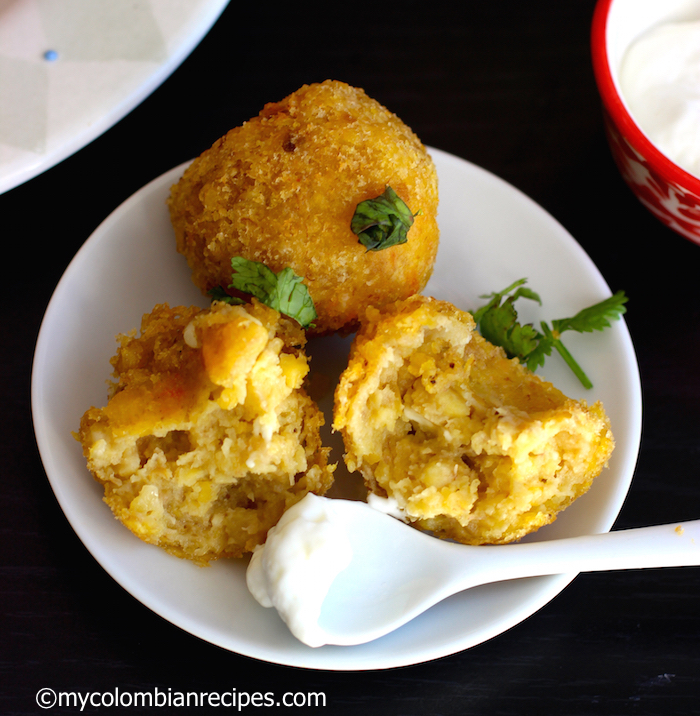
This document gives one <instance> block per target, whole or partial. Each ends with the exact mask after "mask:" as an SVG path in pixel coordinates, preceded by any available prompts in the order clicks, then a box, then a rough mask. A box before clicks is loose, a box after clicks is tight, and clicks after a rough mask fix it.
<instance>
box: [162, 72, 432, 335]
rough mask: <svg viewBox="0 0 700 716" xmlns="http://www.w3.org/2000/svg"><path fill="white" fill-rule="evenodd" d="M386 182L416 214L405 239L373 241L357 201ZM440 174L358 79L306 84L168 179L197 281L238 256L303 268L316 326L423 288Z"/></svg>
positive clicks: (224, 278) (223, 280)
mask: <svg viewBox="0 0 700 716" xmlns="http://www.w3.org/2000/svg"><path fill="white" fill-rule="evenodd" d="M387 185H388V186H390V187H391V188H392V189H393V190H394V191H395V192H396V193H397V194H398V195H399V197H400V198H401V199H402V200H403V201H404V202H405V203H406V204H407V205H408V207H409V209H410V210H411V212H412V213H413V214H415V213H417V212H418V215H417V216H415V218H414V222H413V225H412V226H411V227H410V229H409V230H408V235H407V242H406V243H403V244H399V245H396V246H391V247H389V248H386V249H383V250H381V251H368V250H367V249H366V248H365V247H364V246H363V245H362V244H360V243H359V241H358V237H357V236H356V235H355V234H354V233H353V232H352V231H351V229H350V223H351V221H352V218H353V215H354V213H355V209H356V207H357V205H358V204H359V203H360V202H362V201H364V200H366V199H372V198H376V197H377V196H380V195H382V194H383V192H384V191H385V189H386V187H387ZM437 206H438V190H437V174H436V171H435V166H434V164H433V161H432V159H431V158H430V156H429V155H428V153H427V151H426V149H425V147H424V146H423V145H422V144H421V142H420V140H419V139H418V137H416V135H415V134H414V133H413V132H412V131H411V130H410V129H409V127H407V126H406V125H405V124H404V123H403V122H402V121H401V120H400V119H399V118H398V117H396V115H394V114H392V113H391V112H389V111H388V110H387V109H386V108H384V107H383V106H382V105H380V104H379V103H378V102H376V101H375V100H373V99H370V98H369V97H368V96H367V95H366V94H365V93H364V91H363V90H361V89H356V88H354V87H350V86H349V85H347V84H344V83H342V82H335V81H326V82H323V83H322V84H313V85H309V86H306V85H305V86H304V87H302V88H301V89H299V90H298V91H296V92H294V93H293V94H291V95H289V96H288V97H287V98H286V99H283V100H282V101H281V102H275V103H271V104H267V105H266V106H265V107H264V109H263V110H262V111H261V112H260V114H259V115H258V116H257V117H254V118H253V119H251V120H250V121H248V122H246V123H245V124H243V125H242V126H240V127H236V128H235V129H232V130H231V131H230V132H228V134H226V135H225V136H224V137H222V138H221V139H219V140H218V141H217V142H215V144H214V145H213V146H212V147H211V148H210V149H208V150H207V151H205V152H204V153H203V154H202V155H201V156H200V157H198V158H197V159H196V160H195V161H194V162H193V163H192V164H191V165H190V167H189V168H188V169H187V170H186V171H185V173H184V176H183V177H182V179H181V180H180V182H179V183H178V184H176V185H175V186H174V187H172V190H171V196H170V199H169V207H170V215H171V219H172V224H173V227H174V230H175V236H176V240H177V250H178V251H179V252H180V253H182V254H183V255H184V256H185V257H186V258H187V261H188V263H189V265H190V267H191V269H192V278H193V281H194V283H195V284H196V285H197V286H199V287H200V288H201V289H202V291H204V292H207V291H208V290H210V289H211V288H213V287H216V286H223V287H227V286H228V285H229V284H230V283H231V263H230V262H231V258H232V257H234V256H242V257H244V258H246V259H249V260H253V261H259V262H262V263H264V264H266V265H267V266H268V267H269V268H270V269H272V270H273V271H274V272H275V273H278V272H279V271H281V270H282V269H284V268H286V267H290V268H292V269H293V270H294V272H295V273H296V274H297V275H299V276H301V277H303V278H304V282H305V283H306V285H307V286H308V287H309V291H310V293H311V297H312V299H313V301H314V304H315V306H316V310H317V312H318V315H319V317H318V320H316V321H315V325H316V328H315V329H314V330H313V332H314V333H316V334H320V333H328V332H332V331H335V330H338V329H341V328H345V329H346V330H351V329H353V328H354V327H355V325H356V323H357V320H358V317H359V316H360V314H361V312H362V311H364V308H365V307H366V306H367V305H383V304H385V303H388V302H393V301H396V300H398V299H402V298H407V297H409V296H411V295H413V294H415V293H418V292H420V291H421V290H422V289H423V287H424V286H425V284H426V283H427V281H428V279H429V277H430V274H431V271H432V268H433V264H434V262H435V256H436V253H437V247H438V225H437Z"/></svg>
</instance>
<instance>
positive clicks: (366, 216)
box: [350, 185, 414, 251]
mask: <svg viewBox="0 0 700 716" xmlns="http://www.w3.org/2000/svg"><path fill="white" fill-rule="evenodd" d="M413 217H414V214H412V213H411V210H410V209H409V208H408V206H406V203H405V202H404V201H403V199H402V198H401V197H400V196H399V195H398V194H397V193H396V192H395V191H394V190H393V189H392V188H391V187H390V186H388V185H387V187H386V189H385V190H384V193H383V194H380V195H379V196H377V197H375V198H374V199H366V200H365V201H361V202H360V203H359V204H358V205H357V207H356V209H355V214H354V215H353V217H352V221H351V222H350V229H351V230H352V232H353V234H356V235H357V238H358V241H359V242H360V243H361V244H362V245H363V246H364V247H365V248H366V249H367V251H381V250H382V249H387V248H389V247H390V246H396V245H397V244H405V243H406V242H407V241H408V230H409V229H410V228H411V226H413Z"/></svg>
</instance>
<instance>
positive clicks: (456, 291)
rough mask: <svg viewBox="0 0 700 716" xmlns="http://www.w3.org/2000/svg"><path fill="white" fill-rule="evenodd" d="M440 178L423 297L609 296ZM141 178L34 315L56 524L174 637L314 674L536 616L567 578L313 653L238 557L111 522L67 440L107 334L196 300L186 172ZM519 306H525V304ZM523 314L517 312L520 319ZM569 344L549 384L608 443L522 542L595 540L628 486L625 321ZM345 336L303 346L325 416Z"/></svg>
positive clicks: (474, 638)
mask: <svg viewBox="0 0 700 716" xmlns="http://www.w3.org/2000/svg"><path fill="white" fill-rule="evenodd" d="M431 153H432V155H433V157H434V159H435V161H436V164H437V168H438V175H439V180H440V196H441V200H440V201H441V203H440V213H439V221H440V226H441V243H440V249H439V252H438V261H437V264H436V267H435V272H434V275H433V278H432V279H431V281H430V283H429V285H428V287H427V288H426V291H425V293H427V294H431V295H434V296H436V297H438V298H442V299H447V300H450V301H452V302H453V303H455V304H456V305H457V306H459V307H460V308H464V309H474V308H476V307H477V306H478V305H480V304H481V303H482V302H483V301H481V300H480V299H479V295H481V294H484V293H489V292H492V291H497V290H500V289H502V288H505V287H506V286H507V285H509V284H510V283H511V282H512V281H514V280H516V279H519V278H521V277H527V278H528V279H529V286H530V287H532V288H533V289H534V290H535V291H537V292H539V293H540V295H541V297H542V300H543V304H544V306H543V308H542V309H541V312H540V310H539V309H537V307H536V304H534V306H535V308H533V309H532V310H533V313H532V318H533V319H534V318H535V317H537V316H539V317H541V318H544V319H552V318H563V317H566V316H570V315H573V314H574V313H575V312H577V311H578V310H579V309H581V308H583V307H585V306H588V305H590V304H591V303H594V302H596V301H599V300H602V299H603V298H606V297H607V296H609V295H610V290H609V288H608V286H607V285H606V284H605V282H604V280H603V278H602V277H601V275H600V274H599V272H598V270H597V269H596V267H595V266H594V265H593V263H592V262H591V260H590V259H589V258H588V256H587V255H586V254H585V253H584V251H583V250H582V249H581V248H580V246H579V245H578V244H577V243H576V242H575V241H574V240H573V239H572V237H571V236H570V235H569V234H568V233H567V232H566V231H565V230H564V229H563V228H562V227H561V226H560V225H559V224H558V223H557V222H556V221H555V220H554V219H553V218H552V217H551V216H549V214H547V213H546V212H545V211H544V210H542V209H541V208H540V207H539V206H537V205H536V204H535V203H534V202H532V201H531V200H530V199H528V198H527V197H526V196H524V195H523V194H521V193H520V192H519V191H517V190H516V189H514V188H513V187H512V186H510V185H508V184H506V183H505V182H503V181H502V180H500V179H498V178H497V177H495V176H494V175H492V174H489V173H488V172H486V171H484V170H483V169H480V168H478V167H476V166H474V165H472V164H469V163H468V162H465V161H463V160H461V159H458V158H456V157H454V156H451V155H449V154H445V153H444V152H441V151H437V150H431ZM183 168H184V167H183V166H180V167H177V168H175V169H173V170H172V171H170V172H168V173H167V174H165V175H163V176H161V177H160V178H158V179H156V180H155V181H153V182H151V183H150V184H148V185H147V186H145V187H144V188H143V189H141V190H140V191H139V192H137V193H136V194H135V195H134V196H132V197H131V198H130V199H128V200H127V201H126V202H125V203H124V204H122V205H121V206H120V207H119V208H118V209H116V211H114V212H113V213H112V214H111V215H110V216H109V217H108V218H107V219H106V220H105V221H104V222H103V223H102V224H101V225H100V226H99V227H98V229H97V230H96V231H95V233H94V234H93V235H92V236H91V237H90V239H89V240H88V241H87V242H86V243H85V245H84V246H83V247H82V248H81V250H80V251H79V252H78V253H77V255H76V256H75V258H74V259H73V261H72V262H71V264H70V266H69V267H68V269H67V270H66V272H65V274H64V276H63V278H62V279H61V281H60V283H59V284H58V287H57V288H56V291H55V293H54V295H53V298H52V299H51V302H50V304H49V306H48V309H47V311H46V315H45V317H44V321H43V324H42V327H41V331H40V334H39V339H38V342H37V347H36V353H35V358H34V367H33V376H32V410H33V415H34V425H35V430H36V436H37V442H38V445H39V449H40V452H41V457H42V459H43V462H44V466H45V468H46V472H47V475H48V477H49V480H50V482H51V485H52V487H53V490H54V492H55V494H56V497H57V498H58V501H59V503H60V505H61V507H62V509H63V511H64V512H65V514H66V516H67V518H68V520H69V521H70V523H71V525H72V526H73V528H74V529H75V531H76V533H77V534H78V536H79V537H80V539H81V540H82V541H83V542H84V544H85V545H86V547H87V548H88V549H89V550H90V552H91V553H92V554H93V555H94V557H95V559H97V561H98V562H99V563H100V564H101V565H102V566H103V567H104V569H105V570H107V572H108V573H109V574H110V575H112V577H113V578H114V579H115V580H116V581H117V582H118V583H119V584H121V585H122V586H123V587H124V588H125V589H126V590H127V591H129V592H130V593H131V594H132V595H134V596H135V597H136V598H137V599H139V600H140V601H141V602H142V603H143V604H145V605H146V606H147V607H149V608H150V609H152V610H153V611H155V612H156V613H158V614H160V615H161V616H162V617H164V618H165V619H167V620H169V621H170V622H172V623H173V624H176V625H177V626H179V627H181V628H182V629H184V630H186V631H188V632H190V633H192V634H195V635H197V636H198V637H201V638H202V639H204V640H206V641H209V642H212V643H213V644H217V645H219V646H221V647H223V648H225V649H229V650H231V651H235V652H238V653H240V654H244V655H247V656H250V657H254V658H257V659H262V660H265V661H269V662H274V663H279V664H286V665H291V666H299V667H307V668H312V669H329V670H362V669H383V668H390V667H397V666H405V665H408V664H415V663H419V662H423V661H428V660H431V659H435V658H438V657H442V656H446V655H448V654H453V653H455V652H458V651H461V650H463V649H467V648H469V647H471V646H474V645H476V644H479V643H480V642H483V641H485V640H486V639H489V638H491V637H494V636H496V635H497V634H500V633H501V632H503V631H505V630H506V629H509V628H510V627H512V626H514V625H515V624H518V623H519V622H520V621H522V620H523V619H525V618H526V617H528V616H529V615H531V614H533V612H535V611H536V610H538V609H539V608H540V607H542V606H543V605H545V604H546V603H547V602H548V601H549V600H551V599H552V598H553V597H554V596H555V595H556V594H558V593H559V592H560V591H561V590H562V589H563V588H564V587H565V586H566V585H567V584H568V583H569V582H570V581H571V580H572V579H573V577H574V576H575V575H573V574H567V575H559V576H553V577H538V578H533V579H526V580H517V581H512V582H507V583H501V584H495V585H488V586H484V587H479V588H477V589H473V590H470V591H468V592H464V593H462V594H459V595H456V596H454V597H451V598H450V599H448V600H446V601H444V602H442V603H441V604H439V605H437V606H436V607H434V608H432V609H431V610H430V611H428V612H427V613H425V614H423V615H422V616H420V617H419V618H417V619H416V620H415V621H413V622H412V623H410V624H408V625H406V626H405V627H402V628H401V629H399V630H398V631H396V632H394V633H393V634H390V635H388V636H386V637H383V638H382V639H379V640H377V641H375V642H372V643H369V644H364V645H361V646H353V647H334V646H324V647H321V648H319V649H312V648H310V647H307V646H305V645H304V644H302V643H300V642H298V641H296V639H295V638H294V637H292V636H291V634H290V632H289V631H288V630H287V628H286V626H285V625H284V624H283V622H282V621H281V620H280V618H279V617H278V615H277V613H276V612H275V611H274V610H270V609H264V608H263V607H261V606H259V605H258V604H257V603H256V602H255V600H254V599H253V598H252V597H251V596H250V594H249V593H248V591H247V589H246V585H245V569H246V565H247V560H229V561H223V560H222V561H219V562H217V563H215V564H214V565H213V566H211V567H209V568H206V569H202V568H199V567H196V566H195V565H193V564H191V563H189V562H187V561H184V560H181V559H178V558H176V557H172V556H170V555H168V554H167V553H165V552H164V551H162V550H160V549H159V548H157V547H153V546H150V545H147V544H145V543H143V542H141V541H140V540H138V539H137V538H136V537H134V536H133V535H132V534H131V533H130V532H129V531H128V530H127V529H126V528H124V527H123V526H122V525H121V524H120V523H119V522H117V521H116V520H115V519H114V518H113V517H112V515H111V512H110V510H109V508H108V507H107V506H106V505H105V504H104V502H103V501H102V488H101V486H99V485H98V484H97V483H96V482H95V481H94V480H93V479H92V478H91V476H90V475H89V473H88V472H87V469H86V467H85V460H84V458H83V455H82V451H81V447H80V445H79V444H78V442H76V440H75V439H74V438H73V437H72V436H71V431H72V430H76V429H77V428H78V425H79V422H80V418H81V416H82V414H83V413H84V412H85V410H86V409H87V408H89V407H90V406H91V405H96V406H102V405H104V404H105V401H106V385H105V383H106V380H107V378H108V377H109V375H110V372H111V367H110V365H109V359H110V357H111V356H112V355H113V354H114V352H115V349H116V342H115V336H116V334H118V333H125V332H128V331H131V330H133V329H135V328H138V326H139V324H140V319H141V316H142V315H143V314H144V313H147V312H149V311H150V310H151V309H152V308H153V306H154V305H156V304H158V303H163V302H167V303H170V304H171V305H183V304H184V305H194V304H197V305H201V306H205V305H206V303H207V301H206V299H205V298H204V297H203V296H202V295H201V294H200V293H199V291H198V290H197V289H196V288H195V286H194V285H193V284H192V282H191V280H190V271H189V269H188V267H187V264H186V262H185V260H184V258H182V256H180V255H179V254H178V253H177V252H176V250H175V244H174V236H173V233H172V228H171V226H170V220H169V216H168V211H167V208H166V204H165V201H166V197H167V195H168V193H169V189H170V186H171V185H172V184H173V183H174V182H175V181H177V179H178V178H179V176H180V175H181V173H182V171H183ZM520 303H525V304H526V303H530V302H523V301H521V302H520ZM526 309H528V310H529V308H528V307H527V306H526V305H523V308H522V310H521V316H523V315H527V310H526ZM566 338H567V346H568V348H569V349H570V351H571V352H572V353H573V354H574V355H575V356H576V357H577V359H578V360H579V362H580V363H581V365H582V366H583V368H584V370H585V371H587V373H588V375H589V377H590V378H591V379H592V381H593V383H594V388H593V389H592V390H591V391H586V390H585V389H583V388H582V387H581V386H580V385H579V384H578V383H577V381H576V378H574V377H573V375H571V374H570V373H569V371H568V368H566V367H565V366H564V365H563V363H562V362H561V361H560V360H559V359H558V357H557V356H556V355H553V356H552V357H550V358H549V359H548V361H547V365H546V371H545V373H546V376H547V377H548V378H549V379H550V380H552V381H553V382H554V383H555V384H556V385H557V386H559V387H560V388H561V389H562V390H563V391H564V392H566V393H568V394H569V395H571V396H572V397H577V398H586V399H587V400H588V401H589V402H592V401H593V400H598V399H601V400H603V402H604V404H605V406H606V409H607V411H608V413H609V415H610V419H611V421H612V426H613V432H614V434H615V437H616V441H617V447H616V449H615V452H614V454H613V457H612V459H611V460H610V466H609V468H608V469H606V470H605V471H604V472H603V473H602V474H601V475H600V477H598V478H597V479H596V481H595V482H594V484H593V487H592V488H591V490H590V491H589V492H588V493H587V494H586V495H585V496H584V497H582V498H581V499H580V500H579V501H578V502H576V503H575V504H574V505H572V506H571V507H570V508H569V509H568V510H566V511H565V512H564V513H562V515H561V516H560V517H559V519H558V520H557V521H556V522H555V523H554V524H553V525H550V526H549V527H546V528H544V529H542V530H540V531H539V532H538V533H536V534H535V535H531V536H530V538H531V539H537V540H542V539H551V538H553V537H563V536H570V535H571V536H573V535H579V534H586V533H596V532H606V531H608V530H609V529H610V527H611V526H612V524H613V522H614V520H615V518H616V516H617V514H618V512H619V510H620V508H621V506H622V502H623V500H624V498H625V495H626V494H627V490H628V488H629V485H630V481H631V479H632V473H633V471H634V467H635V463H636V459H637V451H638V448H639V440H640V433H641V390H640V381H639V373H638V368H637V362H636V358H635V354H634V349H633V347H632V343H631V340H630V337H629V334H628V331H627V327H626V325H625V323H624V321H617V322H615V323H614V324H613V326H612V328H609V329H607V330H606V331H605V332H603V333H595V334H586V335H585V336H579V335H578V334H573V335H571V338H569V334H568V333H567V336H566ZM349 343H350V338H345V339H341V338H337V337H331V338H323V339H314V340H312V341H310V346H309V348H310V352H311V355H312V370H313V372H314V373H315V374H316V375H317V378H318V379H317V380H316V381H315V384H316V385H325V386H326V388H325V394H324V395H323V396H322V397H321V399H320V400H319V403H320V405H321V407H322V408H323V409H324V410H325V411H326V416H327V420H328V422H329V423H330V410H331V400H332V392H333V390H334V387H335V382H336V380H337V376H338V375H339V373H340V372H341V371H342V369H343V368H344V366H345V361H346V356H347V350H348V347H349ZM328 439H329V440H330V441H331V442H332V443H333V444H334V450H335V459H336V460H339V461H340V463H341V465H340V466H339V468H338V472H337V476H338V478H337V481H336V485H335V486H334V488H333V492H332V493H331V494H332V495H333V496H347V497H356V496H358V495H359V494H360V487H359V485H360V482H359V479H357V478H355V477H354V476H351V475H348V474H347V473H343V465H342V457H341V455H342V448H341V447H340V445H339V444H338V436H337V435H336V436H332V437H330V436H329V438H328Z"/></svg>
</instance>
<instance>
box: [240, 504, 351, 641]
mask: <svg viewBox="0 0 700 716" xmlns="http://www.w3.org/2000/svg"><path fill="white" fill-rule="evenodd" d="M351 559H352V546H351V544H350V538H349V537H348V534H347V531H346V529H345V525H344V523H343V521H342V519H341V518H340V517H339V516H338V515H337V514H335V513H334V511H333V500H332V499H329V498H326V497H319V496H317V495H314V494H312V493H309V494H307V495H306V496H305V497H304V498H303V499H302V500H300V501H299V502H298V503H297V504H296V505H293V506H292V507H290V508H289V509H288V510H287V511H286V512H285V513H284V514H283V515H282V517H281V519H280V521H279V522H278V523H277V525H275V526H274V527H273V528H272V529H271V530H270V531H269V533H268V535H267V541H266V542H265V544H264V545H262V546H260V547H258V548H257V549H256V550H255V552H254V553H253V556H252V557H251V560H250V563H249V565H248V570H247V572H246V582H247V585H248V589H249V591H250V593H251V594H252V595H253V596H254V597H255V599H256V600H257V601H258V602H259V603H260V604H262V606H264V607H275V609H277V611H278V612H279V614H280V616H281V617H282V619H283V620H284V622H285V623H286V624H287V626H288V627H289V629H290V631H291V632H292V634H294V636H295V637H296V638H297V639H299V640H300V641H302V642H303V643H305V644H308V645H309V646H312V647H318V646H323V645H324V644H325V643H326V642H325V637H324V633H323V631H322V629H321V628H320V627H319V626H318V620H319V617H320V614H321V606H322V604H323V600H324V599H325V597H326V595H327V594H328V590H329V589H330V586H331V584H332V583H333V580H334V579H335V578H336V577H337V576H338V574H340V572H342V570H343V569H345V567H347V566H348V564H350V560H351Z"/></svg>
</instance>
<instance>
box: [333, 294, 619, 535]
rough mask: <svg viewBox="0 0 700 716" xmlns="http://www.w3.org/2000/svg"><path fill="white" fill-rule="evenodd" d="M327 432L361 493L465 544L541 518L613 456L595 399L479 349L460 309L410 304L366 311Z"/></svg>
mask: <svg viewBox="0 0 700 716" xmlns="http://www.w3.org/2000/svg"><path fill="white" fill-rule="evenodd" d="M334 428H335V429H336V430H340V431H341V432H342V435H343V439H344V443H345V449H346V455H345V460H346V463H347V465H348V468H349V469H350V470H351V471H354V470H359V471H360V472H361V473H362V475H363V476H364V479H365V482H366V484H367V487H368V489H369V490H370V491H371V492H374V493H376V494H378V495H381V496H389V497H391V498H394V499H395V500H396V501H397V503H398V506H399V507H400V508H401V509H403V511H404V514H405V515H406V517H407V519H408V521H410V522H411V523H414V524H415V525H416V526H418V527H420V528H423V529H426V530H430V531H432V532H435V533H436V534H438V535H440V536H443V537H447V538H451V539H454V540H457V541H459V542H463V543H466V544H484V543H504V542H510V541H512V540H516V539H518V538H520V537H522V536H524V535H526V534H528V533H529V532H532V531H533V530H536V529H538V528H539V527H542V526H543V525H546V524H548V523H550V522H552V521H553V520H554V519H555V518H556V516H557V513H559V512H560V511H561V510H563V509H564V508H565V507H567V506H568V505H569V504H571V502H573V501H574V500H575V499H576V498H577V497H579V496H580V495H582V494H583V493H584V492H586V491H587V490H588V488H589V487H590V485H591V482H592V480H593V479H594V478H595V477H596V476H597V475H598V474H599V473H600V471H601V470H602V468H603V466H604V465H605V464H606V462H607V460H608V458H609V457H610V454H611V452H612V450H613V436H612V433H611V431H610V424H609V420H608V418H607V416H606V414H605V412H604V410H603V406H602V405H601V404H600V403H599V402H598V403H595V404H594V405H592V406H588V405H586V403H585V402H583V401H576V400H572V399H569V398H567V397H566V396H565V395H564V394H563V393H561V392H560V391H559V390H557V389H556V388H555V387H554V386H553V385H551V384H550V383H548V382H547V381H545V380H543V379H541V378H539V377H538V376H536V375H534V374H533V373H532V372H531V371H529V370H528V369H527V368H526V367H524V366H523V365H521V364H520V363H519V362H518V361H517V359H513V360H508V359H507V358H506V356H505V353H504V352H503V350H502V349H501V348H498V347H495V346H493V345H492V344H490V343H488V342H487V341H485V340H484V339H483V338H482V337H481V336H480V335H479V334H478V333H477V332H476V331H475V330H474V321H473V319H472V316H471V315H470V314H469V313H466V312H464V311H459V310H458V309H456V308H455V307H454V306H452V305H451V304H449V303H446V302H442V301H437V300H435V299H431V298H426V297H422V296H416V297H413V298H411V299H409V300H407V301H404V302H399V303H397V304H395V305H392V306H388V307H385V308H383V309H381V310H376V309H368V311H367V316H366V321H365V323H364V324H363V326H362V329H361V330H360V332H359V333H358V335H357V336H356V339H355V342H354V344H353V347H352V350H351V356H350V361H349V364H348V367H347V369H346V371H345V372H344V373H343V375H342V376H341V380H340V383H339V385H338V388H337V390H336V395H335V413H334Z"/></svg>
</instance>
